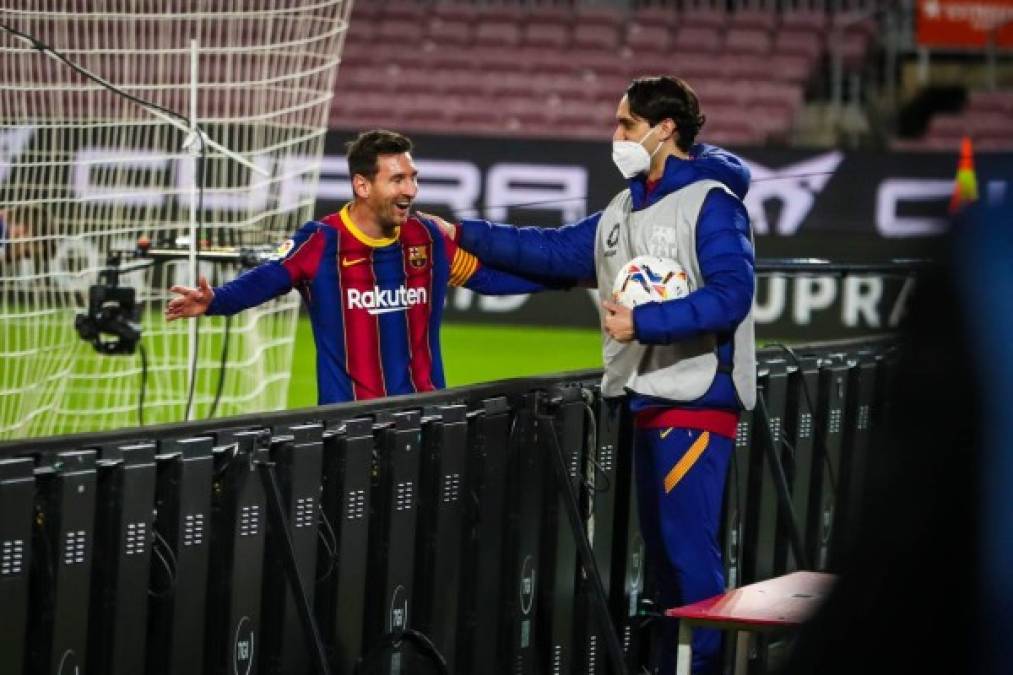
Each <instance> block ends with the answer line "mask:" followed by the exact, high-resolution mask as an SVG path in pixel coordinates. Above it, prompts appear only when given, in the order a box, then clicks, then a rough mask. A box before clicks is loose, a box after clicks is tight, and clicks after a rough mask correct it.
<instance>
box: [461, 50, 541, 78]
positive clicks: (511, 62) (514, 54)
mask: <svg viewBox="0 0 1013 675" xmlns="http://www.w3.org/2000/svg"><path fill="white" fill-rule="evenodd" d="M465 54H466V56H468V57H469V58H470V59H471V61H472V64H473V65H474V67H476V68H478V69H479V70H481V71H483V72H485V73H487V74H489V75H495V74H497V73H504V72H524V71H528V70H531V69H532V67H533V66H532V64H533V62H534V60H533V59H531V58H530V55H529V52H528V50H526V49H502V48H500V47H494V46H487V47H479V46H476V47H472V48H471V50H469V51H467V52H465Z"/></svg>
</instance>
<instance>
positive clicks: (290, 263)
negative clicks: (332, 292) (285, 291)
mask: <svg viewBox="0 0 1013 675" xmlns="http://www.w3.org/2000/svg"><path fill="white" fill-rule="evenodd" d="M325 227H327V226H326V225H323V224H322V223H318V222H316V221H312V220H311V221H310V222H308V223H306V224H305V225H303V226H302V227H300V228H299V230H298V231H297V232H296V233H295V234H294V235H292V238H291V239H288V240H286V241H285V242H283V243H282V245H281V246H279V247H278V251H277V252H276V255H275V261H277V262H280V264H281V266H282V267H284V268H285V271H286V272H288V275H289V277H290V279H291V280H292V285H293V286H298V285H299V284H302V283H306V282H309V281H313V278H314V277H315V276H316V274H317V268H318V267H319V266H320V257H321V255H322V254H323V251H324V243H325V242H324V238H325V237H326V236H327V235H326V234H325V231H324V228H325Z"/></svg>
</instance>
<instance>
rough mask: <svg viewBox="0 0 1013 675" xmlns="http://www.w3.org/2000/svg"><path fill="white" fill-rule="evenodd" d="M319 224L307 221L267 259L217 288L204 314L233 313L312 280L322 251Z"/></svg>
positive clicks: (321, 233)
mask: <svg viewBox="0 0 1013 675" xmlns="http://www.w3.org/2000/svg"><path fill="white" fill-rule="evenodd" d="M322 227H324V226H323V225H321V224H320V223H317V222H313V221H311V222H308V223H306V224H305V225H303V226H302V227H300V228H299V230H298V231H297V232H296V233H295V234H294V235H293V236H292V238H291V239H287V240H286V241H284V242H282V244H281V245H280V246H279V247H278V249H277V250H276V251H275V254H274V256H273V257H272V258H271V259H270V260H268V261H267V262H265V263H264V264H262V265H258V266H257V267H255V268H253V269H252V270H248V271H246V272H244V273H243V274H241V275H239V276H238V277H236V278H235V279H233V280H232V281H230V282H228V283H226V284H223V285H222V286H218V287H216V288H215V289H214V292H215V297H214V299H213V300H212V301H211V304H210V305H209V306H208V310H207V312H206V314H207V315H208V316H219V315H230V314H236V313H237V312H241V311H243V310H244V309H249V308H250V307H256V306H257V305H260V304H262V303H264V302H267V301H268V300H270V299H272V298H275V297H277V296H279V295H282V294H284V293H288V292H289V291H290V290H292V288H293V287H295V286H297V285H299V284H304V283H308V282H310V281H312V280H313V277H314V276H315V275H316V270H317V267H318V266H319V264H320V256H321V254H322V252H323V244H324V236H325V235H324V232H323V231H322V229H321V228H322Z"/></svg>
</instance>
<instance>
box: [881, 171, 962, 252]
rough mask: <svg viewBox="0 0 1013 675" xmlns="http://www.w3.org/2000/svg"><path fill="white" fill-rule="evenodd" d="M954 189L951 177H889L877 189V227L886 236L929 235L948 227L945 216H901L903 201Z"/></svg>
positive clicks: (944, 195)
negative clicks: (899, 208) (937, 178)
mask: <svg viewBox="0 0 1013 675" xmlns="http://www.w3.org/2000/svg"><path fill="white" fill-rule="evenodd" d="M952 193H953V181H952V180H936V179H929V178H887V179H886V180H884V181H883V182H882V183H880V184H879V190H878V191H877V193H876V229H877V230H878V231H879V233H880V234H881V235H883V236H884V237H893V238H900V237H929V236H933V235H938V234H942V233H943V232H945V231H946V229H947V221H946V219H945V218H927V217H925V216H902V215H900V214H898V213H897V211H898V207H899V206H900V204H902V203H903V202H924V201H936V200H942V199H945V198H948V197H949V196H950V195H951V194H952Z"/></svg>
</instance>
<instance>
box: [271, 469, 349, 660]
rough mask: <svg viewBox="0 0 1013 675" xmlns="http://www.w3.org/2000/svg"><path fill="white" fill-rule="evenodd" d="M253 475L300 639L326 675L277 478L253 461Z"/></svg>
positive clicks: (324, 653) (323, 654) (324, 655)
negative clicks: (263, 499)
mask: <svg viewBox="0 0 1013 675" xmlns="http://www.w3.org/2000/svg"><path fill="white" fill-rule="evenodd" d="M254 464H255V465H256V467H257V473H258V474H259V475H260V480H261V484H262V486H263V488H264V495H265V496H266V498H267V517H268V524H269V526H270V527H271V530H272V532H274V533H275V534H277V535H278V537H279V538H280V542H279V545H278V547H277V548H278V549H279V551H278V553H279V554H280V557H281V563H282V567H283V568H284V570H285V577H286V579H287V581H288V588H289V591H290V592H291V594H292V596H293V599H294V601H295V606H296V610H297V611H296V614H297V616H298V617H299V623H300V624H301V627H302V629H303V637H304V638H305V640H306V647H307V650H308V651H309V652H310V654H311V657H310V660H311V662H312V663H313V666H314V672H316V673H317V675H330V672H331V669H330V665H329V663H328V661H327V648H326V647H325V646H324V641H323V638H322V637H321V636H320V626H319V625H318V623H317V620H316V617H315V615H314V614H313V606H312V604H311V603H310V600H309V598H308V597H307V595H306V588H308V587H309V586H307V585H305V584H304V583H303V580H302V578H301V577H300V574H299V566H298V564H297V563H296V558H295V547H294V545H293V544H292V532H291V531H290V526H289V523H288V521H287V519H286V517H285V510H284V507H283V506H282V497H281V488H280V487H279V486H278V476H277V475H276V473H275V463H274V462H271V461H268V460H257V461H255V462H254Z"/></svg>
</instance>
